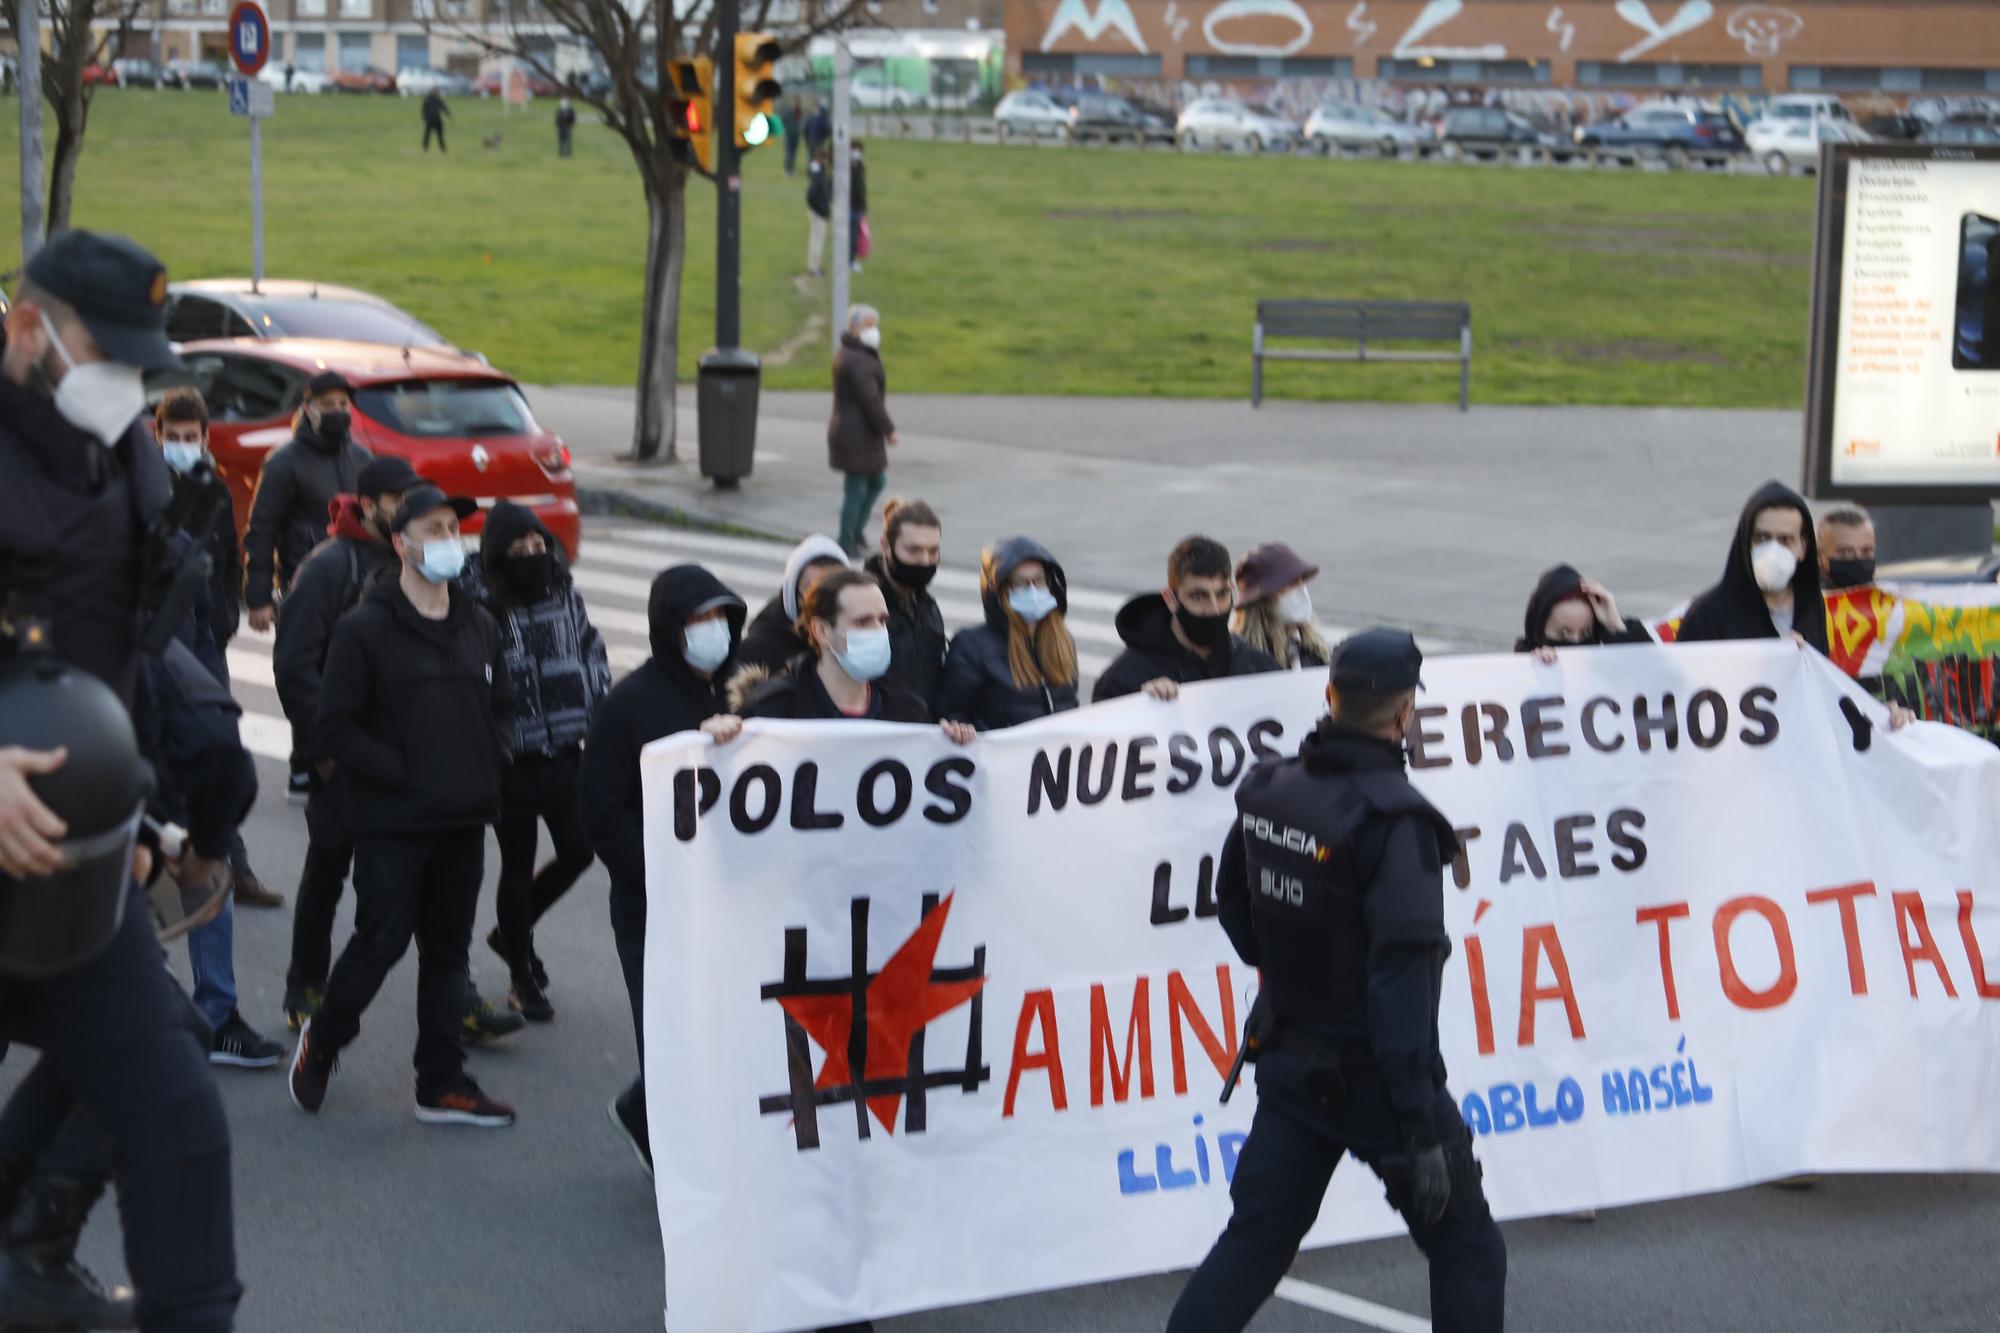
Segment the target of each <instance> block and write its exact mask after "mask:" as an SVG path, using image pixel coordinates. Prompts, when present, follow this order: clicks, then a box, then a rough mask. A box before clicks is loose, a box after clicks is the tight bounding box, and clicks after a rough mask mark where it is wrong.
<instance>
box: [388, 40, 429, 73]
mask: <svg viewBox="0 0 2000 1333" xmlns="http://www.w3.org/2000/svg"><path fill="white" fill-rule="evenodd" d="M430 67H431V39H430V38H428V37H426V36H424V35H423V34H422V33H397V34H396V68H397V69H399V70H402V69H429V68H430Z"/></svg>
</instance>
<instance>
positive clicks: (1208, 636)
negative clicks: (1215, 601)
mask: <svg viewBox="0 0 2000 1333" xmlns="http://www.w3.org/2000/svg"><path fill="white" fill-rule="evenodd" d="M1174 619H1175V620H1176V621H1178V622H1179V623H1180V627H1181V633H1183V634H1185V635H1187V636H1188V642H1189V643H1192V644H1195V645H1196V646H1198V647H1202V648H1213V647H1215V646H1216V645H1217V644H1219V643H1221V642H1222V641H1223V640H1224V639H1227V638H1228V637H1229V613H1228V612H1227V611H1224V612H1221V613H1220V614H1218V615H1212V616H1198V615H1195V614H1194V613H1193V612H1191V611H1189V610H1188V609H1187V608H1186V607H1185V606H1177V607H1175V608H1174Z"/></svg>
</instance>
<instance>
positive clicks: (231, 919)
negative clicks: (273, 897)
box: [187, 895, 236, 1028]
mask: <svg viewBox="0 0 2000 1333" xmlns="http://www.w3.org/2000/svg"><path fill="white" fill-rule="evenodd" d="M232 896H233V895H232ZM187 942H188V967H189V969H190V970H191V971H192V972H193V973H194V1007H195V1008H197V1009H199V1010H201V1016H202V1017H203V1018H205V1019H207V1020H208V1025H209V1026H210V1027H211V1028H220V1027H221V1026H222V1025H223V1024H224V1023H227V1022H228V1021H229V1018H230V1015H232V1014H234V1013H235V1012H236V904H235V903H234V902H232V901H230V898H229V897H225V898H224V899H223V900H222V915H221V916H218V917H217V918H215V920H213V921H211V922H209V923H208V924H207V925H205V926H201V927H198V928H197V929H194V930H190V931H189V932H188V935H187Z"/></svg>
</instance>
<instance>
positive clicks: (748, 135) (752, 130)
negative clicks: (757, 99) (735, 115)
mask: <svg viewBox="0 0 2000 1333" xmlns="http://www.w3.org/2000/svg"><path fill="white" fill-rule="evenodd" d="M770 137H771V117H770V116H768V115H766V114H765V113H764V112H762V111H759V112H758V113H757V114H756V115H754V116H752V117H751V118H750V123H749V124H748V125H745V126H744V127H743V142H744V143H746V144H748V145H749V146H750V147H752V148H755V147H756V146H757V145H758V144H760V143H764V142H765V141H767V140H768V139H769V138H770Z"/></svg>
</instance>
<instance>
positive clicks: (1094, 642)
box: [229, 520, 1341, 760]
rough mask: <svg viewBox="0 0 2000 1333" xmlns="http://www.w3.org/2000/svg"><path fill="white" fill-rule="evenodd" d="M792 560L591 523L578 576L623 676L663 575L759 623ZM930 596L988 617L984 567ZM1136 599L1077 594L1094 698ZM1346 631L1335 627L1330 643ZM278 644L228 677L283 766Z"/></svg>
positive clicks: (1076, 618) (261, 741)
mask: <svg viewBox="0 0 2000 1333" xmlns="http://www.w3.org/2000/svg"><path fill="white" fill-rule="evenodd" d="M790 553H791V548H790V547H789V546H785V545H782V544H779V543H776V542H767V541H760V540H758V539H756V538H749V537H732V536H727V535H724V534H721V533H714V532H697V531H689V530H686V529H681V528H668V527H657V526H650V525H644V524H634V523H629V522H623V521H618V520H612V521H609V522H606V523H598V522H594V521H586V523H585V526H584V533H583V553H582V556H581V558H580V559H579V560H578V561H577V563H576V565H575V566H574V568H573V569H572V570H571V574H572V575H573V577H574V578H575V580H576V586H577V588H578V589H579V590H581V591H582V593H583V599H584V602H585V604H586V605H587V606H588V607H589V608H590V619H591V622H592V623H593V624H595V625H596V626H597V629H598V632H599V633H600V634H602V635H603V636H604V642H605V647H606V649H607V650H608V652H609V654H610V658H611V672H612V675H613V676H622V675H624V674H625V673H626V672H627V671H630V670H631V669H632V668H634V667H636V666H638V665H639V664H640V663H641V662H644V661H645V660H646V659H647V658H648V657H649V656H651V655H652V647H651V645H650V644H649V642H648V633H647V623H646V598H647V594H648V593H649V592H650V591H651V589H652V584H653V576H654V575H656V574H658V573H659V572H660V571H661V570H663V569H665V568H667V567H668V566H670V565H678V564H687V563H698V564H702V565H705V566H707V567H708V569H709V570H710V571H711V572H712V573H714V574H715V576H716V577H717V578H720V579H721V580H722V581H723V582H724V583H726V584H728V585H729V586H730V587H731V588H733V589H734V590H735V591H736V592H737V593H738V594H739V595H740V596H741V597H742V598H743V600H744V602H745V603H746V604H747V605H748V606H749V608H750V614H752V615H755V614H756V613H757V610H758V609H759V608H760V607H762V606H763V605H764V603H765V602H766V601H768V600H769V599H770V598H771V597H772V596H773V595H774V594H775V593H776V592H777V591H778V587H779V584H781V583H782V582H783V581H784V573H785V557H786V556H787V555H789V554H790ZM1133 591H1137V590H1136V589H1135V590H1133ZM931 595H932V596H933V597H935V598H936V599H937V602H938V608H939V609H940V610H941V611H943V612H944V619H945V627H946V629H947V630H949V631H954V632H955V631H957V630H958V629H961V628H963V627H964V626H967V625H974V624H978V623H979V622H980V621H982V620H983V619H984V618H985V613H984V611H983V610H982V609H981V607H980V601H979V573H978V570H977V569H976V567H973V566H970V565H965V564H952V563H949V562H948V563H947V564H946V565H945V567H944V568H942V569H940V570H939V571H938V574H937V577H936V579H934V580H933V581H932V583H931ZM1130 595H1131V594H1130V593H1129V592H1118V591H1112V590H1106V589H1094V588H1079V587H1077V586H1075V585H1074V584H1072V585H1071V586H1070V589H1069V616H1068V622H1069V628H1070V633H1071V634H1073V635H1075V636H1076V647H1077V664H1078V666H1079V667H1080V669H1081V671H1082V674H1083V676H1084V686H1085V692H1086V696H1087V694H1088V687H1089V685H1090V684H1091V683H1092V682H1093V681H1094V680H1095V679H1096V677H1097V676H1098V675H1099V674H1100V673H1101V672H1102V671H1103V670H1104V668H1105V667H1106V666H1108V665H1109V664H1110V662H1111V659H1112V658H1114V657H1116V656H1117V655H1118V652H1119V650H1120V649H1121V648H1122V646H1123V645H1122V644H1121V643H1120V641H1119V638H1118V631H1117V629H1116V627H1115V625H1114V620H1115V617H1116V616H1117V613H1118V608H1119V607H1121V606H1123V605H1124V604H1125V601H1126V599H1127V598H1128V597H1129V596H1130ZM1340 632H1341V631H1339V630H1337V629H1334V628H1332V627H1327V634H1328V637H1329V638H1332V637H1335V636H1336V635H1338V634H1339V633H1340ZM271 646H272V636H271V635H270V634H268V633H267V634H256V633H252V632H251V631H250V630H249V628H248V627H247V626H246V627H245V628H244V630H243V632H242V633H240V634H239V635H238V636H237V638H236V639H235V641H234V642H233V643H232V644H231V645H230V647H229V674H230V679H231V682H232V685H233V688H234V693H235V695H236V698H237V701H238V702H239V703H241V704H242V705H243V723H242V733H243V743H244V745H245V746H246V747H247V748H248V749H249V750H250V751H251V752H252V753H253V754H257V755H260V756H263V757H264V758H267V759H277V760H283V759H285V758H286V757H287V756H288V755H289V754H290V752H291V728H290V727H289V726H288V725H287V724H286V722H285V719H284V713H283V710H282V709H281V708H280V707H279V705H278V696H277V690H276V687H275V686H274V684H273V681H272V675H271Z"/></svg>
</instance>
